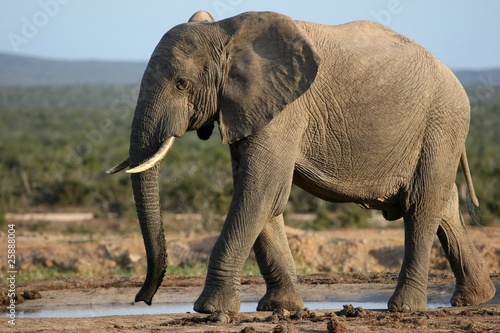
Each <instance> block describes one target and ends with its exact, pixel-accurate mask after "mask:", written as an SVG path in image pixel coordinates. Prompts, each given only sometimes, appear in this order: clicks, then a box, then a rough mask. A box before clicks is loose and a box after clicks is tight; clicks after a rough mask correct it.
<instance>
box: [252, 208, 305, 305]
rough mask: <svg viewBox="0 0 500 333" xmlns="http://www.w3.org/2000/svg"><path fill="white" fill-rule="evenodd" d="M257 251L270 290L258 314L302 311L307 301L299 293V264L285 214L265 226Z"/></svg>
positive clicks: (260, 303)
mask: <svg viewBox="0 0 500 333" xmlns="http://www.w3.org/2000/svg"><path fill="white" fill-rule="evenodd" d="M253 249H254V252H255V257H256V258H257V263H258V264H259V268H260V272H261V273H262V276H263V277H264V280H265V281H266V289H267V290H266V295H265V296H264V297H263V298H262V299H261V300H260V302H259V304H258V306H257V311H272V310H274V309H275V308H283V309H287V310H299V309H302V308H303V307H304V301H303V300H302V297H301V296H300V294H299V292H298V290H297V275H296V271H295V262H294V260H293V257H292V253H291V251H290V247H289V246H288V239H287V237H286V232H285V223H284V221H283V214H280V215H278V216H276V217H274V218H273V219H271V221H269V222H268V223H266V224H265V225H264V229H263V230H262V232H261V233H260V235H259V237H257V240H256V241H255V244H254V246H253Z"/></svg>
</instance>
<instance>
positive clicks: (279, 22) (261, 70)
mask: <svg viewBox="0 0 500 333" xmlns="http://www.w3.org/2000/svg"><path fill="white" fill-rule="evenodd" d="M219 24H220V27H221V28H222V29H223V30H224V31H225V32H226V33H227V34H228V35H230V36H232V38H231V40H230V42H229V43H228V45H227V48H226V55H225V56H226V59H225V60H226V63H225V64H224V67H223V72H224V74H223V75H224V76H225V78H224V83H223V88H222V93H221V100H220V103H219V105H220V113H219V117H220V118H219V125H220V129H221V134H222V141H223V142H224V143H233V142H236V141H238V140H240V139H242V138H244V137H247V136H249V135H252V134H254V133H256V132H257V131H258V130H259V129H261V128H262V127H263V126H265V125H266V124H267V123H269V122H270V121H271V120H272V119H273V118H274V117H275V116H276V115H277V114H279V112H281V111H282V110H283V109H284V108H285V107H286V106H287V105H288V104H290V103H292V102H293V101H294V100H296V99H297V98H299V97H300V96H301V95H302V94H303V93H305V92H306V91H307V90H308V89H309V87H310V86H311V84H312V82H313V81H314V79H315V77H316V73H317V70H318V66H319V61H320V57H319V55H318V54H317V52H316V50H315V47H314V45H313V44H312V42H311V40H310V39H309V37H308V36H307V35H306V34H305V32H304V31H303V30H302V29H301V28H300V27H299V26H298V25H297V23H296V22H295V21H293V20H292V19H291V18H289V17H287V16H284V15H281V14H277V13H271V12H260V13H257V12H249V13H244V14H241V15H238V16H235V17H232V18H229V19H226V20H222V21H219Z"/></svg>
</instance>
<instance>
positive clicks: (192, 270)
mask: <svg viewBox="0 0 500 333" xmlns="http://www.w3.org/2000/svg"><path fill="white" fill-rule="evenodd" d="M136 274H137V273H134V272H131V271H130V270H127V269H124V268H121V267H117V268H115V269H113V270H112V271H110V272H99V271H87V272H76V271H73V270H69V269H64V268H60V267H37V269H26V270H19V271H18V274H17V276H16V282H17V283H29V282H35V281H42V280H53V279H67V278H73V277H89V276H104V275H122V276H132V275H136ZM144 274H145V272H144ZM167 274H175V275H186V276H188V275H195V276H203V275H206V274H207V265H206V264H202V263H193V264H190V265H186V264H184V265H169V266H168V268H167ZM242 275H260V271H259V267H258V265H257V263H256V262H255V261H254V260H247V261H246V262H245V265H244V266H243V271H242Z"/></svg>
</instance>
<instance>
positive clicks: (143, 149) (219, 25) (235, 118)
mask: <svg viewBox="0 0 500 333" xmlns="http://www.w3.org/2000/svg"><path fill="white" fill-rule="evenodd" d="M318 63H319V57H318V55H317V54H316V52H315V49H314V46H313V45H312V44H311V42H310V41H309V39H308V37H307V36H306V35H305V33H304V32H303V31H302V30H301V29H300V28H299V27H298V26H297V24H296V23H295V21H293V20H291V19H290V18H288V17H286V16H283V15H279V14H275V13H245V14H242V15H239V16H236V17H233V18H229V19H226V20H222V21H218V22H213V19H212V17H211V16H210V14H208V13H206V12H199V13H196V14H195V15H193V17H192V18H191V19H190V22H188V23H185V24H181V25H178V26H176V27H174V28H173V29H172V30H170V31H169V32H167V33H166V34H165V35H164V36H163V38H162V39H161V40H160V42H159V44H158V45H157V46H156V48H155V50H154V51H153V54H152V56H151V59H150V61H149V63H148V65H147V68H146V70H145V73H144V76H143V79H142V83H141V89H140V93H139V99H138V102H137V107H136V109H135V115H134V120H133V123H132V132H131V136H130V151H129V158H128V159H127V160H125V161H124V162H123V163H121V164H119V165H118V166H116V167H114V168H112V169H110V170H108V173H114V172H118V171H120V170H123V169H125V168H126V167H128V166H129V165H130V166H131V169H130V170H127V172H129V173H132V186H133V192H134V198H135V202H136V208H137V214H138V217H139V221H140V225H141V230H142V235H143V238H144V243H145V246H146V254H147V259H148V272H147V277H146V281H145V282H144V284H143V286H142V289H141V290H140V291H139V293H138V294H137V296H136V299H135V300H136V301H144V302H146V303H147V304H151V300H152V298H153V296H154V294H155V293H156V290H157V289H158V287H159V286H160V284H161V282H162V279H163V276H164V274H165V268H166V246H165V238H164V235H163V226H162V222H161V217H160V204H159V202H160V201H159V193H158V170H159V161H160V160H161V159H162V158H163V157H164V156H165V155H166V153H167V152H168V150H169V149H170V147H171V146H172V143H173V141H174V138H176V137H181V136H182V135H183V134H184V133H185V132H186V131H191V130H196V131H197V133H198V136H199V137H200V138H201V139H204V140H206V139H208V138H209V137H210V135H211V134H212V130H213V128H214V123H215V122H216V121H217V122H218V124H219V128H220V132H221V134H222V141H223V142H224V143H228V144H230V143H233V142H236V141H238V140H241V139H242V138H245V137H246V136H249V135H252V134H253V133H256V131H258V130H259V129H260V128H262V127H263V126H265V125H266V124H267V123H268V122H269V121H271V120H272V119H273V117H274V116H276V115H277V114H278V113H279V112H281V111H282V110H283V109H284V108H285V107H286V105H288V104H290V103H292V102H293V101H294V100H295V99H297V98H298V97H299V96H301V95H302V94H303V93H304V92H305V91H307V89H309V87H310V85H311V83H312V82H313V81H314V78H315V76H316V73H317V69H318Z"/></svg>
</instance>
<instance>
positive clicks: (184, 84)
mask: <svg viewBox="0 0 500 333" xmlns="http://www.w3.org/2000/svg"><path fill="white" fill-rule="evenodd" d="M175 87H176V88H177V89H178V90H179V91H184V90H186V89H187V88H188V87H189V81H187V80H185V79H181V78H179V79H177V81H175Z"/></svg>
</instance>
